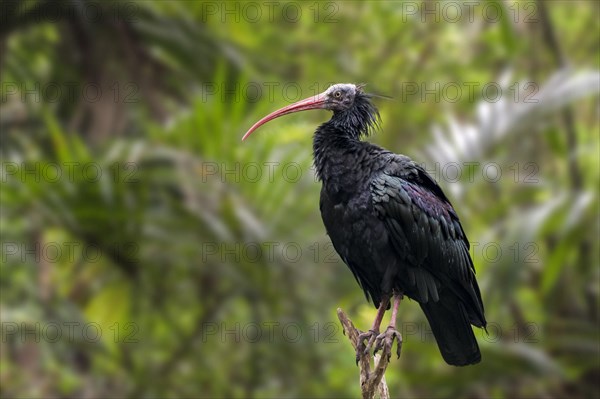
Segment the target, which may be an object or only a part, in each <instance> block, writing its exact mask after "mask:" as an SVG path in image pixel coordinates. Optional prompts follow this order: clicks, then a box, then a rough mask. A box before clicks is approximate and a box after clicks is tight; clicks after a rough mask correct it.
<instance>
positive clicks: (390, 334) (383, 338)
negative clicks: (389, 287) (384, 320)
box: [374, 293, 402, 361]
mask: <svg viewBox="0 0 600 399" xmlns="http://www.w3.org/2000/svg"><path fill="white" fill-rule="evenodd" d="M400 301H402V294H399V293H394V302H393V305H392V317H390V325H389V326H388V328H387V329H386V330H385V332H383V333H381V334H379V335H378V336H377V338H376V339H375V351H374V353H377V351H378V350H380V349H383V345H385V346H387V347H389V349H390V350H389V352H388V353H389V355H388V361H389V360H390V357H391V356H392V355H391V353H392V346H393V345H394V339H396V340H397V349H396V354H397V355H398V358H400V351H401V350H402V335H400V332H398V330H396V316H397V315H398V306H399V305H400Z"/></svg>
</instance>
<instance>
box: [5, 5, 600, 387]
mask: <svg viewBox="0 0 600 399" xmlns="http://www.w3.org/2000/svg"><path fill="white" fill-rule="evenodd" d="M472 3H474V5H473V6H472V11H473V14H472V15H473V18H470V17H469V16H468V15H467V14H463V15H462V17H460V18H456V15H455V14H453V11H454V8H452V7H457V5H460V4H463V3H458V2H449V1H445V2H424V3H422V2H398V1H382V2H358V1H356V2H352V1H351V2H313V3H310V2H308V3H298V2H277V3H276V4H271V3H269V4H271V5H268V4H267V3H266V2H257V3H252V4H255V5H256V8H257V9H258V10H260V12H261V14H260V16H257V15H256V14H255V13H254V10H253V9H248V8H247V7H248V6H247V4H246V3H236V2H199V1H153V2H150V1H139V2H131V1H128V2H101V3H97V2H89V1H73V2H71V1H43V0H39V1H24V2H12V1H6V2H3V3H2V6H1V7H2V23H1V24H0V25H1V27H0V46H1V47H0V50H1V52H2V59H1V60H0V68H1V70H0V71H1V79H2V104H1V107H0V119H1V120H0V128H1V138H2V150H1V154H2V190H1V194H0V201H1V205H2V210H1V213H0V222H1V229H2V254H1V256H2V262H1V264H2V266H1V269H0V289H1V303H0V311H1V314H0V316H1V321H2V341H1V343H0V348H1V353H0V394H1V395H2V397H40V398H42V397H43V398H45V397H152V398H153V397H156V398H163V397H277V398H281V397H299V396H310V397H357V396H359V394H360V390H359V386H358V369H357V367H356V366H355V364H354V354H353V351H352V349H351V347H350V345H349V343H348V342H347V340H346V338H345V337H344V336H343V335H342V332H341V329H340V327H339V324H338V322H337V319H336V317H335V310H336V308H337V307H342V308H343V309H344V310H345V311H346V312H347V313H348V314H349V315H350V316H351V317H352V318H353V320H354V322H355V323H356V324H357V325H358V326H359V327H361V328H363V329H366V328H367V326H368V325H370V322H371V320H372V318H373V316H374V309H373V307H372V305H370V304H368V303H366V301H365V300H364V297H363V295H362V293H361V292H360V289H359V288H358V286H357V285H356V283H355V281H354V279H353V277H352V274H351V273H350V272H349V271H348V270H347V269H346V266H345V265H343V264H342V263H341V261H340V260H339V258H338V257H337V255H335V253H334V252H333V251H332V248H331V246H330V244H329V240H328V238H327V236H326V235H325V232H324V228H323V226H322V223H321V221H320V216H319V212H318V196H319V189H320V186H319V184H318V182H316V181H315V178H314V175H313V173H312V170H311V132H312V131H313V130H314V129H315V127H316V126H317V125H318V124H319V123H321V122H322V121H324V120H326V118H328V117H329V116H328V115H327V113H326V112H312V113H303V114H300V115H297V116H291V117H287V118H285V119H280V120H278V121H276V122H273V123H271V124H269V125H267V126H265V127H264V128H261V131H259V132H257V133H256V134H255V135H254V136H253V137H252V138H251V139H250V140H248V141H247V142H244V143H241V142H240V138H241V135H242V134H243V133H244V132H245V131H246V130H247V129H248V128H249V126H251V124H252V123H253V122H254V121H256V120H258V118H260V117H261V116H263V115H264V114H266V113H268V112H270V111H272V110H274V109H276V108H279V107H281V106H284V105H286V104H288V103H289V102H290V101H291V100H298V99H301V98H304V97H308V96H310V95H313V94H315V93H316V92H317V91H322V90H324V89H326V88H327V87H328V84H330V83H332V82H365V83H367V84H368V86H367V87H368V89H369V90H371V91H373V92H376V93H381V94H385V95H390V96H392V97H394V98H393V99H392V100H383V99H381V100H379V99H377V100H376V102H377V105H378V107H379V108H380V111H381V115H382V119H383V129H382V131H381V132H379V134H377V135H376V136H374V137H373V138H372V140H373V141H374V142H377V143H379V144H381V145H383V146H386V147H387V148H389V149H391V150H393V151H395V152H398V153H404V154H407V155H409V156H412V157H414V158H415V159H417V160H419V162H424V163H425V164H426V165H427V167H428V170H430V171H432V173H433V174H434V176H435V177H436V178H437V179H438V181H439V182H440V184H441V185H442V186H443V188H444V189H445V191H446V192H447V193H448V195H449V197H450V198H451V200H452V201H453V203H454V205H455V207H456V208H457V210H458V213H459V215H460V217H461V219H462V221H463V225H464V227H465V230H466V232H467V235H468V236H469V238H470V240H471V241H472V242H473V243H475V244H476V245H474V249H473V253H472V255H473V257H474V260H475V265H476V268H477V271H478V280H479V281H480V285H481V287H482V293H483V298H484V303H485V306H486V316H487V318H488V321H489V322H490V328H489V335H486V334H485V333H484V332H480V331H477V334H476V335H477V336H478V339H479V342H480V346H481V348H482V353H483V360H482V362H481V364H479V365H477V366H472V367H467V368H453V367H450V366H447V365H446V364H445V363H444V362H443V360H442V358H441V356H440V355H439V352H438V350H437V347H436V345H435V343H434V342H433V341H432V340H431V337H429V336H428V334H427V324H426V322H425V319H424V317H423V315H422V313H421V311H420V309H419V307H418V305H417V304H415V303H414V302H410V301H404V302H403V303H402V306H401V310H400V316H399V319H400V326H399V327H400V329H401V331H402V332H403V333H404V339H405V344H404V348H403V353H402V357H401V358H400V360H395V359H394V360H392V364H391V365H390V367H389V369H388V373H387V380H388V384H389V386H390V392H391V393H392V396H393V397H494V398H502V397H566V396H573V397H585V398H589V397H598V396H599V395H600V391H599V389H600V388H599V386H598V381H599V380H600V360H599V359H600V357H599V355H600V348H599V342H600V341H599V338H600V337H599V328H598V327H599V320H600V318H599V308H598V304H599V295H600V292H599V288H598V287H599V286H600V285H599V279H600V273H599V271H600V269H599V265H600V261H599V243H598V242H599V241H598V237H599V205H600V203H599V198H598V181H599V177H600V176H599V168H600V165H599V137H600V136H599V135H598V128H599V124H598V115H599V111H598V110H599V107H598V105H599V104H598V92H599V90H600V88H599V84H598V69H599V67H600V65H599V63H600V57H599V48H598V45H599V40H598V31H599V22H598V21H600V19H599V16H600V15H599V13H600V8H599V6H598V3H597V2H594V1H564V2H563V1H551V2H550V1H548V2H543V1H515V2H512V1H498V2H483V1H482V2H472ZM271 7H272V8H271ZM424 7H429V9H430V10H434V11H433V14H426V13H423V11H424ZM461 7H462V6H461ZM82 10H83V11H82ZM227 10H229V11H227ZM244 10H245V11H244ZM269 10H272V11H273V12H272V13H270V12H269ZM286 10H287V11H286ZM298 10H299V11H298ZM436 10H437V11H436ZM444 10H445V11H444ZM462 10H463V13H464V12H465V10H466V8H462ZM498 10H500V12H499V14H498V15H497V16H496V14H494V12H495V11H498ZM294 12H299V14H294ZM469 82H471V83H473V82H474V83H477V84H479V85H480V86H479V87H482V86H484V85H486V84H487V83H490V82H498V84H499V85H502V86H501V87H503V88H504V90H503V96H502V100H501V101H498V102H495V101H490V99H489V98H490V97H489V96H488V97H486V94H484V93H482V91H481V90H475V92H474V93H475V95H474V96H473V97H471V96H468V95H467V91H466V90H465V87H466V86H464V85H465V83H469ZM449 83H450V84H456V85H458V86H461V87H462V88H463V90H464V91H463V92H462V95H460V96H459V97H458V98H457V99H456V100H453V99H454V94H449V93H450V92H444V91H443V88H444V87H445V85H447V84H449ZM527 83H532V84H533V86H532V87H534V88H536V90H535V91H534V93H533V94H532V93H531V92H527V91H524V92H523V93H521V94H522V95H523V96H526V95H528V94H530V95H531V94H532V95H533V96H534V98H536V99H538V101H537V102H536V103H535V104H533V105H532V104H529V103H526V102H524V101H523V98H517V99H515V98H514V95H515V89H514V87H519V88H523V87H525V85H526V84H527ZM411 84H416V85H417V87H419V88H421V87H422V86H420V85H425V88H426V89H427V90H430V93H429V94H426V95H425V96H423V90H420V91H419V93H418V94H410V95H409V91H408V90H409V88H410V89H411V90H412V89H413V88H414V86H411ZM436 84H437V86H436ZM514 84H517V85H518V86H513V85H514ZM56 87H59V91H58V92H57V91H56V90H55V88H56ZM68 87H74V88H75V89H74V90H73V91H71V92H69V91H68V90H67V89H66V88H68ZM510 87H513V89H511V88H510ZM90 88H91V89H92V90H97V89H100V90H101V93H102V94H101V95H99V96H98V97H97V98H96V97H94V95H93V94H90V93H89V92H86V90H87V89H90ZM270 88H272V89H270ZM530 88H531V87H530ZM57 93H58V94H57ZM436 95H437V96H438V99H437V100H436ZM90 98H94V100H90ZM516 100H519V101H516ZM436 162H437V164H436ZM471 162H475V163H476V164H474V165H475V166H474V167H473V168H472V169H469V168H470V167H469V168H467V167H465V165H467V164H468V163H471ZM448 165H459V167H461V168H462V169H461V170H462V174H461V176H458V177H456V176H455V175H454V174H453V173H451V171H449V169H446V166H448ZM489 165H494V166H495V167H497V168H499V170H500V171H501V176H498V178H497V179H496V178H495V177H494V178H490V177H489V176H490V175H487V174H486V173H487V172H488V169H486V168H487V167H488V166H489ZM57 171H58V172H57ZM98 171H99V172H98ZM468 171H471V172H468ZM56 173H59V175H56ZM90 176H92V177H90ZM498 251H500V252H498Z"/></svg>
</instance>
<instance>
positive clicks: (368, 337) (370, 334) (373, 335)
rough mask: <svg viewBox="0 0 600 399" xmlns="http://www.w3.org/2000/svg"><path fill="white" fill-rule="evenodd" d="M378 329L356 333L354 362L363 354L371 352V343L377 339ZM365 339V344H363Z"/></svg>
mask: <svg viewBox="0 0 600 399" xmlns="http://www.w3.org/2000/svg"><path fill="white" fill-rule="evenodd" d="M378 334H379V331H376V330H369V331H366V332H363V333H360V334H359V335H358V346H357V347H356V364H358V361H359V360H360V358H361V357H362V356H364V355H368V354H369V352H371V348H372V347H373V343H374V342H375V340H376V339H377V336H378ZM365 341H367V344H366V345H365Z"/></svg>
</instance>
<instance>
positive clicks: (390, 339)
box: [373, 326, 402, 362]
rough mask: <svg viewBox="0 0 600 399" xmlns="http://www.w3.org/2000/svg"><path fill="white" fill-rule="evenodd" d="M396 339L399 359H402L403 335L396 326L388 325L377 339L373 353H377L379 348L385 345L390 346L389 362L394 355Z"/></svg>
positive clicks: (381, 348)
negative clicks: (393, 349)
mask: <svg viewBox="0 0 600 399" xmlns="http://www.w3.org/2000/svg"><path fill="white" fill-rule="evenodd" d="M394 339H395V340H396V342H397V344H396V354H397V355H398V359H400V352H401V351H402V335H401V334H400V332H398V330H396V327H394V326H388V328H387V329H386V330H385V332H383V333H381V334H379V335H378V336H377V338H376V339H375V349H374V351H373V355H375V354H376V353H377V352H378V351H379V350H383V348H384V345H385V347H386V348H388V349H389V350H388V359H387V360H388V362H389V361H390V358H391V357H392V347H393V345H394Z"/></svg>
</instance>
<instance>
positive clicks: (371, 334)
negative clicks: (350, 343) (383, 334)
mask: <svg viewBox="0 0 600 399" xmlns="http://www.w3.org/2000/svg"><path fill="white" fill-rule="evenodd" d="M389 303H390V298H389V297H384V298H382V300H381V303H380V304H379V308H377V316H375V321H373V326H372V327H371V329H370V330H369V331H366V332H363V333H360V334H359V335H358V345H357V347H356V362H357V363H358V360H359V358H360V356H361V355H362V354H367V353H369V352H370V350H371V347H372V346H373V342H375V339H376V338H377V335H378V334H379V326H381V321H382V320H383V315H384V314H385V311H386V310H387V307H388V304H389ZM365 340H368V342H367V345H365Z"/></svg>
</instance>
